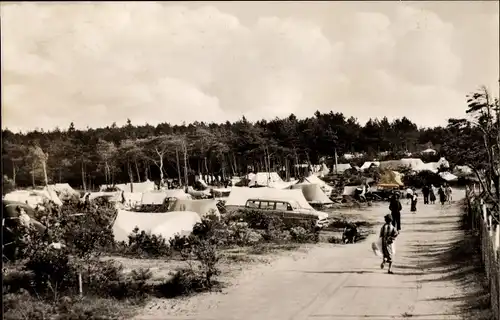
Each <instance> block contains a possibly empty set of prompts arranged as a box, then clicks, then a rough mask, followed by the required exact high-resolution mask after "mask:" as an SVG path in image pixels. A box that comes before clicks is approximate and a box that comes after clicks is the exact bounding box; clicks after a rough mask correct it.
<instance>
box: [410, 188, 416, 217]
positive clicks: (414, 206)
mask: <svg viewBox="0 0 500 320" xmlns="http://www.w3.org/2000/svg"><path fill="white" fill-rule="evenodd" d="M417 200H418V194H417V192H416V190H413V195H412V197H411V207H410V211H411V212H413V213H416V212H417Z"/></svg>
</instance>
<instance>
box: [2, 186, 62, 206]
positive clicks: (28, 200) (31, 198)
mask: <svg viewBox="0 0 500 320" xmlns="http://www.w3.org/2000/svg"><path fill="white" fill-rule="evenodd" d="M4 200H8V201H17V202H22V203H25V204H28V205H29V206H30V207H32V208H33V209H34V208H36V206H38V205H42V204H43V203H44V202H45V201H49V200H52V201H54V203H55V204H57V205H62V201H61V200H60V199H59V198H58V197H57V195H55V193H54V194H50V193H49V192H46V191H43V190H16V191H13V192H10V193H8V194H6V195H5V196H4Z"/></svg>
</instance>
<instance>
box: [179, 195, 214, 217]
mask: <svg viewBox="0 0 500 320" xmlns="http://www.w3.org/2000/svg"><path fill="white" fill-rule="evenodd" d="M169 211H192V212H196V213H198V214H199V215H200V217H204V216H206V215H208V214H209V213H212V214H215V215H216V216H218V217H220V212H219V208H217V201H215V200H212V199H201V200H187V199H182V200H176V201H175V202H174V204H173V205H172V206H171V207H170V208H169Z"/></svg>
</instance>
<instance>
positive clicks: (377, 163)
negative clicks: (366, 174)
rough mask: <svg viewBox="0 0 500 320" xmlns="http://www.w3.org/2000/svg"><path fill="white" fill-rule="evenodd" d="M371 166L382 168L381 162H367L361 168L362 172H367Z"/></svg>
mask: <svg viewBox="0 0 500 320" xmlns="http://www.w3.org/2000/svg"><path fill="white" fill-rule="evenodd" d="M371 166H376V167H378V166H380V162H379V161H367V162H365V163H363V165H362V166H361V168H360V169H361V170H367V169H369V168H370V167H371Z"/></svg>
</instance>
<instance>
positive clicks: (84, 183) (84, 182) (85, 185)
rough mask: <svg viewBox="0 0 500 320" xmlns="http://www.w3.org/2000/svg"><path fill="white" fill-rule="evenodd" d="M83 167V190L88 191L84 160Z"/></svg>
mask: <svg viewBox="0 0 500 320" xmlns="http://www.w3.org/2000/svg"><path fill="white" fill-rule="evenodd" d="M81 169H82V185H83V191H84V192H87V182H86V181H85V169H84V167H83V161H82V164H81Z"/></svg>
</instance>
